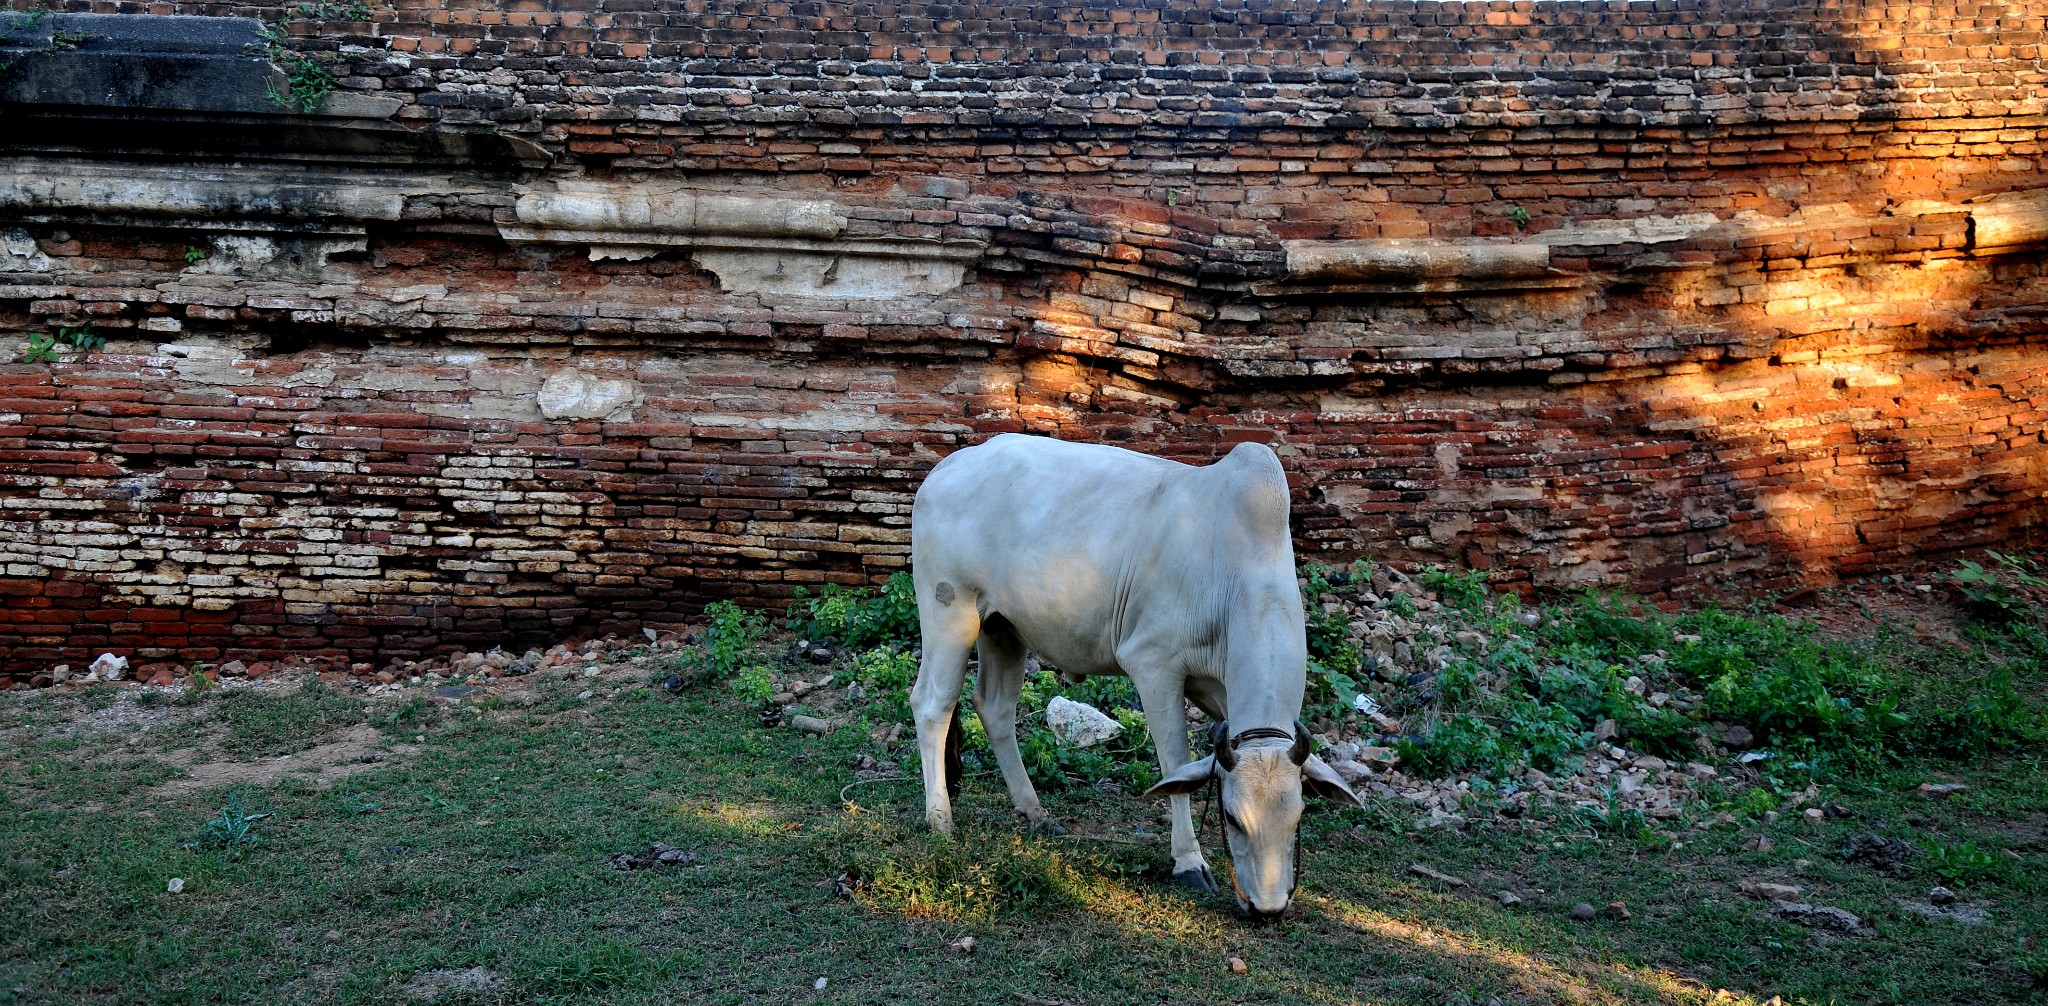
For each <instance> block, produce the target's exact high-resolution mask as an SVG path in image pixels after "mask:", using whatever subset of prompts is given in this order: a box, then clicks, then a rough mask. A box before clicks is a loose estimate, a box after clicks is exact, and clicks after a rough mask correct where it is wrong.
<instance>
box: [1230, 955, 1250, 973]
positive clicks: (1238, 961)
mask: <svg viewBox="0 0 2048 1006" xmlns="http://www.w3.org/2000/svg"><path fill="white" fill-rule="evenodd" d="M1225 963H1227V964H1229V965H1230V973H1231V974H1234V975H1241V974H1244V973H1245V972H1246V971H1247V970H1249V969H1248V968H1247V967H1246V966H1245V963H1244V958H1242V957H1232V958H1230V959H1229V960H1228V961H1227V962H1225Z"/></svg>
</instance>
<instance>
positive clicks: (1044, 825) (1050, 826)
mask: <svg viewBox="0 0 2048 1006" xmlns="http://www.w3.org/2000/svg"><path fill="white" fill-rule="evenodd" d="M1031 833H1032V834H1034V835H1050V836H1052V837H1054V838H1058V837H1059V836H1061V835H1064V834H1066V833H1067V829H1065V828H1062V827H1060V823H1059V822H1058V821H1055V820H1053V819H1052V818H1049V817H1041V818H1039V819H1038V820H1036V821H1033V822H1031Z"/></svg>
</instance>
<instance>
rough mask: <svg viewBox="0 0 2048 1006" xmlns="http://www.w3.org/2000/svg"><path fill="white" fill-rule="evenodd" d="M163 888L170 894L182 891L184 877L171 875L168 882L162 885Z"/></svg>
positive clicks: (183, 888)
mask: <svg viewBox="0 0 2048 1006" xmlns="http://www.w3.org/2000/svg"><path fill="white" fill-rule="evenodd" d="M164 890H165V891H166V892H169V893H171V894H177V893H180V892H182V891H183V890H185V878H183V877H172V878H171V880H170V883H167V884H165V885H164Z"/></svg>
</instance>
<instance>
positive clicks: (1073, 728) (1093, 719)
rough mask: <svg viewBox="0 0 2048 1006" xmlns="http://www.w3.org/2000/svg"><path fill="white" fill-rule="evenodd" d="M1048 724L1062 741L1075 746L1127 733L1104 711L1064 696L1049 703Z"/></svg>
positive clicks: (1046, 721) (1059, 696) (1088, 744)
mask: <svg viewBox="0 0 2048 1006" xmlns="http://www.w3.org/2000/svg"><path fill="white" fill-rule="evenodd" d="M1045 725H1046V726H1049V727H1051V728H1052V735H1053V736H1054V737H1055V738H1057V739H1058V740H1059V742H1060V743H1061V744H1064V745H1066V746H1067V747H1074V748H1090V747H1094V746H1095V745H1097V744H1100V743H1102V742H1103V741H1106V740H1108V739H1110V738H1111V737H1115V736H1116V735H1117V734H1120V733H1123V732H1124V728H1123V725H1122V724H1120V723H1118V722H1117V721H1115V720H1113V719H1111V718H1109V716H1108V715H1107V714H1105V713H1104V712H1103V711H1102V710H1100V709H1097V708H1095V707H1094V706H1091V705H1089V704H1088V703H1086V702H1075V701H1073V700H1072V699H1069V698H1067V697H1065V696H1062V695H1055V696H1053V700H1052V701H1051V702H1048V703H1046V706H1045Z"/></svg>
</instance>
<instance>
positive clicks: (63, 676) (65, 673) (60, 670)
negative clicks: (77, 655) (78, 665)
mask: <svg viewBox="0 0 2048 1006" xmlns="http://www.w3.org/2000/svg"><path fill="white" fill-rule="evenodd" d="M69 680H71V665H70V664H58V665H57V666H55V667H52V668H50V683H51V684H57V685H61V684H63V683H64V682H66V681H69Z"/></svg>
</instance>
